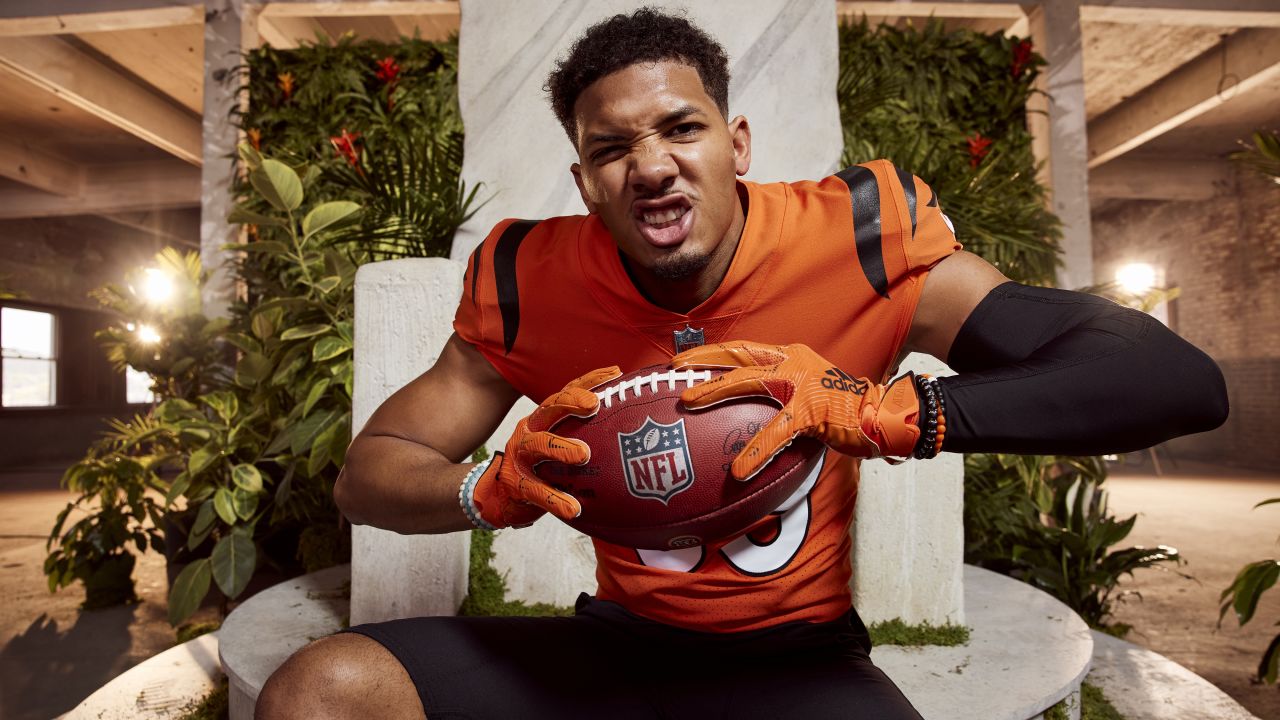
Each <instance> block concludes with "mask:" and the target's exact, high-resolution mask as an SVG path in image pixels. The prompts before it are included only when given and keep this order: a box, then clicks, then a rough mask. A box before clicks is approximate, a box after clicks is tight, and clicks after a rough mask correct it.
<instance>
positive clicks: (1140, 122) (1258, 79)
mask: <svg viewBox="0 0 1280 720" xmlns="http://www.w3.org/2000/svg"><path fill="white" fill-rule="evenodd" d="M1224 41H1225V43H1226V48H1225V61H1224V57H1223V52H1224V50H1223V48H1222V46H1218V47H1215V48H1213V49H1211V50H1209V51H1207V52H1205V53H1203V54H1202V55H1200V56H1199V57H1197V58H1196V59H1194V60H1192V61H1191V62H1188V63H1186V64H1185V65H1183V66H1182V67H1180V68H1178V69H1177V70H1175V71H1173V72H1171V73H1169V74H1168V75H1166V76H1164V77H1163V78H1161V79H1159V80H1157V81H1156V82H1155V83H1153V84H1151V85H1149V86H1147V87H1146V88H1144V89H1143V90H1142V91H1141V92H1139V93H1138V94H1136V95H1134V96H1133V97H1132V98H1130V99H1128V100H1126V101H1124V102H1123V103H1121V104H1119V105H1117V106H1116V107H1114V108H1112V109H1111V110H1108V111H1107V112H1106V113H1104V114H1102V115H1101V116H1099V117H1097V118H1095V119H1094V120H1093V121H1092V122H1090V123H1089V167H1090V168H1095V167H1098V166H1099V165H1102V164H1103V163H1106V162H1108V161H1110V160H1113V159H1114V158H1117V157H1119V156H1121V155H1123V154H1124V153H1127V152H1129V151H1130V150H1133V149H1134V148H1136V147H1139V146H1141V145H1142V144H1144V143H1146V142H1148V141H1150V140H1152V139H1154V138H1157V137H1159V136H1161V135H1163V134H1164V133H1166V132H1169V131H1170V130H1172V129H1174V128H1176V127H1178V126H1180V125H1183V124H1185V123H1187V122H1189V121H1190V120H1192V119H1194V118H1197V117H1199V116H1201V115H1203V114H1205V113H1206V112H1209V111H1210V110H1212V109H1214V108H1216V107H1218V106H1219V105H1222V104H1223V103H1224V102H1226V101H1227V100H1229V99H1231V98H1232V97H1235V96H1236V95H1238V94H1241V93H1247V92H1250V91H1252V90H1253V89H1255V88H1257V87H1260V86H1262V85H1264V84H1265V83H1267V82H1270V81H1271V80H1273V79H1276V78H1280V30H1262V29H1249V30H1241V31H1239V32H1237V33H1235V34H1233V35H1230V36H1228V37H1227V38H1225V40H1224ZM1231 78H1234V79H1235V82H1234V83H1232V82H1230V79H1231ZM1224 79H1226V80H1228V82H1227V84H1226V85H1225V86H1220V85H1221V83H1222V82H1223V81H1224ZM1219 90H1221V92H1219Z"/></svg>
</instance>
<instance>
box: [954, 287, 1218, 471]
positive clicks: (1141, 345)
mask: <svg viewBox="0 0 1280 720" xmlns="http://www.w3.org/2000/svg"><path fill="white" fill-rule="evenodd" d="M947 361H948V364H950V365H951V367H952V368H953V369H955V371H956V372H957V373H959V374H958V375H956V376H954V377H946V378H941V380H940V382H941V385H942V389H943V395H944V398H945V399H946V407H947V430H946V440H945V441H944V443H943V449H944V450H947V451H950V452H1005V453H1019V454H1028V455H1031V454H1035V455H1049V454H1061V455H1100V454H1104V453H1115V452H1130V451H1133V450H1138V449H1141V448H1146V447H1150V446H1152V445H1155V444H1156V443H1159V442H1162V441H1164V440H1168V439H1169V438H1172V437H1176V436H1178V435H1186V434H1189V433H1195V432H1204V431H1206V430H1212V429H1213V428H1216V427H1218V426H1219V425H1221V424H1222V423H1223V422H1225V421H1226V418H1227V391H1226V383H1225V382H1224V381H1223V378H1222V373H1221V372H1220V371H1219V370H1218V366H1217V364H1216V363H1214V361H1213V360H1212V359H1210V358H1209V356H1208V355H1205V354H1204V353H1203V352H1201V351H1200V350H1198V349H1197V348H1196V347H1194V346H1193V345H1191V344H1190V343H1188V342H1187V341H1185V340H1183V339H1182V338H1180V337H1178V336H1177V335H1175V334H1174V333H1173V332H1172V331H1170V330H1169V329H1168V328H1166V327H1165V326H1164V325H1163V324H1161V323H1160V322H1159V321H1157V320H1155V319H1154V318H1152V317H1151V316H1150V315H1147V314H1146V313H1142V312H1139V311H1137V310H1132V309H1129V308H1126V307H1123V306H1121V305H1117V304H1116V303H1113V302H1111V301H1109V300H1105V299H1103V298H1099V297H1096V296H1093V295H1086V294H1084V293H1077V292H1070V291H1066V290H1054V289H1050V288H1037V287H1029V286H1026V285H1019V284H1017V283H1013V282H1009V283H1005V284H1003V285H1000V286H999V287H997V288H995V289H994V290H992V291H991V292H990V294H988V295H987V297H985V298H983V300H982V302H981V303H979V304H978V306H977V307H976V308H974V310H973V312H972V313H971V314H970V315H969V318H968V319H967V320H966V321H965V323H964V326H963V327H961V328H960V332H959V333H958V334H957V335H956V338H955V341H954V342H953V343H952V346H951V353H950V356H949V357H948V358H947Z"/></svg>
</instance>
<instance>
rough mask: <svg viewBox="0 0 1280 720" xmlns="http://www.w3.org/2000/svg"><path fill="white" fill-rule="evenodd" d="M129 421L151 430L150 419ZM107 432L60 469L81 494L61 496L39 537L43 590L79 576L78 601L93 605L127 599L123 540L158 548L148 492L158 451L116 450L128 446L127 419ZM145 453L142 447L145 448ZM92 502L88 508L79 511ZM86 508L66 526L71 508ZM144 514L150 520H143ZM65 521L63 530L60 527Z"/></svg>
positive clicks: (130, 589)
mask: <svg viewBox="0 0 1280 720" xmlns="http://www.w3.org/2000/svg"><path fill="white" fill-rule="evenodd" d="M132 425H133V426H136V427H139V428H145V429H148V430H151V429H154V423H153V422H152V421H150V420H149V419H148V418H145V417H137V418H134V420H133V421H132ZM113 427H114V428H115V429H114V430H113V432H112V433H111V434H109V435H108V436H107V437H105V438H103V439H102V440H100V441H98V442H97V443H95V444H94V445H93V446H92V447H91V448H90V450H89V454H88V455H87V456H86V457H85V458H84V459H83V460H80V461H79V462H77V463H76V464H74V465H72V466H71V467H70V468H68V469H67V471H66V473H65V474H64V475H63V477H62V484H63V486H64V487H66V488H67V489H68V490H71V491H73V492H79V493H80V496H79V497H77V498H76V499H75V500H73V501H71V502H69V503H67V506H66V507H65V508H63V510H62V512H60V513H58V519H57V521H56V522H55V523H54V526H53V529H52V530H51V531H50V533H49V540H48V542H46V543H45V549H46V551H49V555H48V557H47V558H45V561H44V573H45V575H46V576H48V580H49V591H50V592H53V591H55V590H57V589H58V588H61V587H66V586H67V585H70V584H71V583H72V582H74V581H76V580H79V581H81V582H83V583H84V585H85V601H84V604H83V607H84V608H86V609H93V608H99V607H106V606H108V605H117V604H120V603H123V602H132V601H134V600H136V599H137V597H136V595H135V594H134V584H133V579H132V572H133V566H134V555H133V554H132V553H130V551H129V550H128V548H129V546H133V547H135V548H137V550H138V552H140V553H141V552H145V551H146V550H147V549H148V547H150V548H155V549H162V548H163V543H164V539H163V537H162V536H161V535H160V533H159V532H158V531H157V529H156V528H157V527H159V526H160V524H161V521H160V513H159V511H160V506H159V505H158V504H157V503H156V502H155V500H153V499H152V497H151V496H149V495H148V494H147V491H148V490H157V489H160V488H162V487H163V485H162V483H160V482H159V479H158V477H157V476H156V474H155V472H154V466H155V464H156V462H158V461H159V460H160V459H161V456H157V455H155V454H139V455H137V456H134V457H131V456H130V455H128V454H125V453H123V452H121V451H122V450H124V451H127V450H129V449H130V445H131V444H132V443H131V440H130V438H129V436H130V434H131V433H130V432H129V428H128V427H127V424H126V423H122V422H120V421H114V426H113ZM144 453H145V449H144ZM90 508H92V511H89V512H86V511H87V510H89V509H90ZM75 511H81V512H86V514H85V516H84V517H83V518H80V519H79V520H77V521H76V522H74V523H73V524H72V525H71V526H70V527H66V523H67V520H68V519H69V518H70V517H71V514H72V512H75ZM148 521H150V523H148ZM64 527H66V530H65V532H64V530H63V528H64Z"/></svg>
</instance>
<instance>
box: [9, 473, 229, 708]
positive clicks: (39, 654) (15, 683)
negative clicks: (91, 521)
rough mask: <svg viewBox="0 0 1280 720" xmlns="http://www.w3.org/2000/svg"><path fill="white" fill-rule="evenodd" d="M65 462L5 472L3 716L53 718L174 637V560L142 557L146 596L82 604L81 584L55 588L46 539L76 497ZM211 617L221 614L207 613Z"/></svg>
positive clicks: (137, 571)
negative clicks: (108, 604) (170, 596)
mask: <svg viewBox="0 0 1280 720" xmlns="http://www.w3.org/2000/svg"><path fill="white" fill-rule="evenodd" d="M60 477H61V470H60V469H58V468H39V469H34V470H29V471H23V472H9V473H2V474H0V718H4V720H48V718H52V717H56V716H57V715H60V714H62V713H64V712H66V711H67V710H70V709H71V708H73V707H75V706H76V705H77V704H78V703H79V702H80V701H81V700H83V699H84V698H86V697H88V696H89V694H90V693H92V692H93V691H94V690H96V689H98V688H99V687H100V686H102V685H103V684H104V683H106V682H107V681H108V680H110V679H111V678H114V677H115V676H117V675H119V674H120V673H122V672H124V671H125V670H128V669H129V668H131V667H133V666H134V665H137V664H138V663H140V662H142V661H143V660H146V659H147V658H149V657H152V656H153V655H156V654H158V653H160V652H161V651H163V650H166V649H168V648H169V647H171V646H172V645H173V644H174V641H175V636H174V632H173V630H172V629H171V628H170V627H169V623H168V621H167V620H166V615H167V610H166V608H167V605H166V604H165V596H166V594H167V593H168V585H167V582H166V579H165V563H164V558H163V557H161V556H159V555H158V554H156V553H148V554H147V555H144V556H142V557H141V558H139V561H138V564H137V566H135V568H134V575H133V576H134V580H135V582H136V584H137V593H138V596H139V598H140V599H141V602H140V603H137V604H134V605H128V606H120V607H114V608H107V609H104V610H94V611H87V612H84V611H81V610H80V608H79V605H80V603H81V602H82V601H83V600H84V591H83V590H82V589H81V587H80V586H79V584H77V585H75V586H72V587H70V588H66V589H63V590H60V591H58V592H57V593H55V594H50V593H49V589H48V585H47V583H46V581H45V577H44V573H43V572H42V567H43V564H44V558H45V554H46V553H45V547H44V544H45V540H46V539H47V537H48V534H49V530H50V529H51V528H52V527H53V521H54V519H55V517H56V516H57V514H58V512H59V511H61V510H62V508H63V507H64V506H65V505H66V503H67V501H68V500H69V499H70V498H71V494H70V493H68V492H66V491H64V490H61V489H59V487H58V480H59V478H60ZM201 614H202V615H201V617H202V618H203V619H211V618H212V617H215V616H216V611H214V610H211V609H206V610H202V611H201Z"/></svg>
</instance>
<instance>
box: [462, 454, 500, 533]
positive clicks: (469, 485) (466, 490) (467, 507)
mask: <svg viewBox="0 0 1280 720" xmlns="http://www.w3.org/2000/svg"><path fill="white" fill-rule="evenodd" d="M501 455H502V453H494V454H493V457H490V458H487V459H485V460H483V461H481V462H480V463H479V464H477V465H476V466H475V467H473V468H471V470H470V472H468V473H467V477H466V479H464V480H463V481H462V484H461V485H459V486H458V505H460V506H461V507H462V512H464V513H466V515H467V519H468V520H470V521H471V524H472V525H475V526H476V527H478V528H480V529H481V530H497V529H498V528H497V526H495V525H493V524H492V523H490V522H488V521H486V520H485V519H484V518H482V517H480V509H479V508H477V507H476V501H475V492H476V483H477V482H479V481H480V476H481V475H484V472H485V470H488V469H489V465H490V464H492V463H493V460H494V458H497V457H500V456H501Z"/></svg>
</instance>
